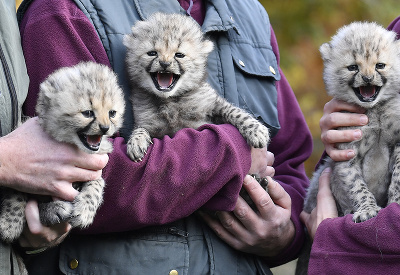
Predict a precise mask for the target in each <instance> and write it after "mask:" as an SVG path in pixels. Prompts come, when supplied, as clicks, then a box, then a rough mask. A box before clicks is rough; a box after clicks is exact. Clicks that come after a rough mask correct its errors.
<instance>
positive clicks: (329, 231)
mask: <svg viewBox="0 0 400 275" xmlns="http://www.w3.org/2000/svg"><path fill="white" fill-rule="evenodd" d="M388 29H389V30H393V31H395V32H397V33H398V34H399V33H400V17H398V18H396V19H395V20H394V21H393V22H392V23H391V24H390V25H389V27H388ZM397 37H398V38H399V35H398V36H397ZM399 215H400V206H399V205H398V204H396V203H393V204H391V205H389V206H387V207H386V208H384V209H382V210H381V211H380V212H379V213H378V215H377V216H376V217H375V218H372V219H370V220H368V221H366V222H363V223H357V224H356V223H354V222H353V221H352V216H351V215H346V216H345V217H340V218H335V219H327V220H324V221H323V222H322V223H321V224H320V225H319V227H318V230H317V232H316V234H315V239H314V243H313V246H312V251H311V258H310V263H309V274H343V273H346V274H372V273H373V274H398V273H399V270H400V238H399V232H400V223H399V219H398V217H399Z"/></svg>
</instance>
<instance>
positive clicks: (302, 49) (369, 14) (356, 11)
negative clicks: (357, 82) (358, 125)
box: [238, 0, 400, 176]
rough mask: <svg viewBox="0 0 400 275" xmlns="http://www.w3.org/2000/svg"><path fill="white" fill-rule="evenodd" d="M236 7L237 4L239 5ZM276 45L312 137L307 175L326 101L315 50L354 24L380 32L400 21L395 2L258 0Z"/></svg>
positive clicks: (314, 158)
mask: <svg viewBox="0 0 400 275" xmlns="http://www.w3.org/2000/svg"><path fill="white" fill-rule="evenodd" d="M238 1H240V0H238ZM260 3H261V4H262V5H263V6H264V7H265V9H266V10H267V12H268V14H269V16H270V20H271V23H272V27H273V28H274V32H275V34H276V36H277V39H278V44H279V50H280V59H281V60H280V65H281V68H282V70H283V72H284V74H285V76H286V78H287V79H288V81H289V83H290V85H291V86H292V88H293V90H294V92H295V94H296V97H297V99H298V101H299V103H300V107H301V109H302V111H303V113H304V116H305V118H306V121H307V123H308V126H309V127H310V130H311V132H312V135H313V140H314V150H313V155H312V156H311V158H310V159H309V160H308V161H307V162H306V164H305V165H306V171H307V174H308V175H309V176H311V175H312V172H313V170H314V166H315V164H316V163H317V162H318V160H319V158H320V156H321V153H322V152H323V150H324V147H323V144H322V142H321V140H320V134H321V131H320V128H319V120H320V118H321V116H322V114H323V107H324V105H325V103H326V102H327V101H328V100H330V98H329V97H328V96H327V95H326V93H325V88H324V84H323V81H322V60H321V58H320V54H319V50H318V49H319V47H320V45H321V44H322V43H325V42H328V41H329V40H330V38H331V36H332V35H334V34H335V33H336V30H337V29H338V28H340V27H341V26H343V25H346V24H349V23H350V22H353V21H375V22H377V23H379V24H381V25H383V26H385V27H387V26H388V25H389V23H390V22H391V21H393V20H394V19H395V18H396V17H397V16H399V15H400V2H399V1H398V0H380V1H378V0H279V1H276V0H269V1H267V0H260Z"/></svg>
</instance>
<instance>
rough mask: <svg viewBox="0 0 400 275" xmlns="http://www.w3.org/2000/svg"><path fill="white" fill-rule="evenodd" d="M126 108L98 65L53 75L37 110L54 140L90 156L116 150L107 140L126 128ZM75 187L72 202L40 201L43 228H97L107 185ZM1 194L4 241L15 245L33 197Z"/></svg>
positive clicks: (100, 182) (44, 85)
mask: <svg viewBox="0 0 400 275" xmlns="http://www.w3.org/2000/svg"><path fill="white" fill-rule="evenodd" d="M124 109H125V102H124V98H123V92H122V90H121V88H120V87H119V85H118V82H117V77H116V75H115V74H114V73H113V72H112V71H111V70H110V69H109V68H108V67H106V66H104V65H100V64H96V63H93V62H86V63H80V64H78V65H76V66H73V67H66V68H61V69H59V70H57V71H55V72H54V73H52V74H51V75H50V76H49V77H48V78H47V79H46V80H45V81H44V82H43V83H42V84H41V85H40V93H39V98H38V102H37V106H36V112H37V114H38V117H39V122H40V124H41V126H42V127H43V128H44V130H45V131H46V132H47V133H48V134H49V135H50V136H52V137H53V138H54V139H56V140H58V141H60V142H67V143H71V144H74V145H76V146H77V147H78V148H79V149H81V150H83V151H85V152H87V153H90V154H105V153H110V152H111V151H112V144H111V143H110V142H109V141H108V140H107V137H108V136H111V135H113V134H114V133H115V132H116V131H117V130H118V129H119V127H120V126H121V124H122V117H123V113H124ZM55 153H57V152H55ZM74 187H75V188H76V189H78V190H79V191H80V192H79V194H78V195H77V196H76V197H75V199H74V201H72V202H67V201H50V199H49V200H48V202H39V213H40V220H41V222H42V223H43V224H45V225H51V224H56V223H60V222H63V221H67V222H69V223H70V224H71V225H72V226H73V227H80V228H84V227H87V226H88V225H90V224H91V223H92V221H93V218H94V216H95V214H96V211H97V208H98V207H99V206H100V204H101V203H102V195H103V188H104V180H103V179H98V180H94V181H89V182H84V183H74ZM1 193H2V201H1V213H0V237H1V239H2V240H3V241H6V242H12V241H13V240H15V239H17V238H18V237H19V236H20V234H21V233H22V229H23V227H24V224H25V221H26V220H25V214H24V213H25V212H24V211H25V206H26V202H27V199H28V195H27V194H25V193H22V192H18V191H15V190H12V189H8V188H4V189H2V190H1Z"/></svg>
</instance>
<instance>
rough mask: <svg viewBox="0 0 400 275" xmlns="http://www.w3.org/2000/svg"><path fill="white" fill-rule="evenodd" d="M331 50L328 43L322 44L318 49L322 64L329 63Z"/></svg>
mask: <svg viewBox="0 0 400 275" xmlns="http://www.w3.org/2000/svg"><path fill="white" fill-rule="evenodd" d="M331 50H332V47H331V44H329V43H324V44H322V45H321V47H319V52H320V53H321V57H322V60H323V61H324V62H329V61H330V60H331V57H330V55H331Z"/></svg>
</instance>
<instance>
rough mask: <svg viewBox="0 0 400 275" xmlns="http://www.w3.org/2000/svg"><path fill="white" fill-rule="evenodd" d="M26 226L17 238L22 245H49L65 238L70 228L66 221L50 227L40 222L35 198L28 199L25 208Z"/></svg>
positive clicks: (34, 246) (35, 246) (33, 246)
mask: <svg viewBox="0 0 400 275" xmlns="http://www.w3.org/2000/svg"><path fill="white" fill-rule="evenodd" d="M25 215H26V221H27V227H25V229H24V231H23V235H22V236H21V238H20V239H19V243H20V245H21V246H22V247H32V248H38V247H50V246H54V245H55V244H57V243H59V242H60V241H61V240H62V239H64V238H65V236H66V235H67V233H68V232H69V231H70V229H71V225H69V224H68V223H60V224H56V225H54V226H51V227H47V226H44V225H42V224H41V222H40V217H39V208H38V204H37V202H36V201H35V200H30V201H28V203H27V205H26V209H25Z"/></svg>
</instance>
